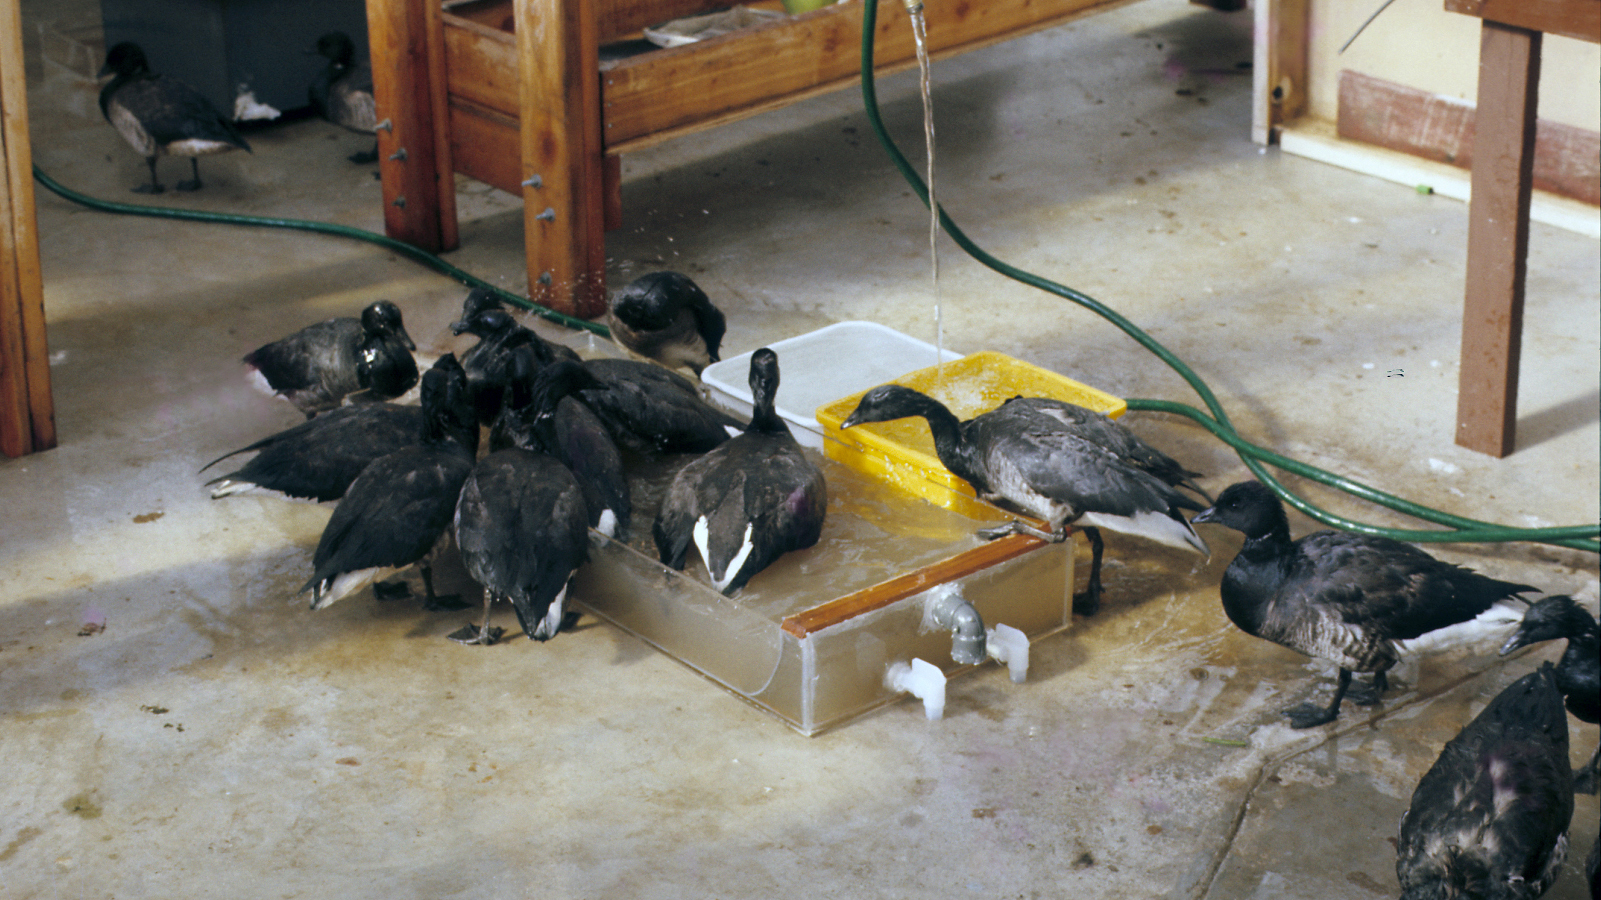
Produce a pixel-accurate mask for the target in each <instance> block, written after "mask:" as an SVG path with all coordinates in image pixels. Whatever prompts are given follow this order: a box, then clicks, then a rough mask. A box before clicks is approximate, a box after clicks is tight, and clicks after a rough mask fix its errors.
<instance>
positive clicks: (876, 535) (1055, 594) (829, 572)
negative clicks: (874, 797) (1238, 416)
mask: <svg viewBox="0 0 1601 900" xmlns="http://www.w3.org/2000/svg"><path fill="white" fill-rule="evenodd" d="M807 452H808V454H810V455H812V457H813V459H814V461H815V462H817V464H818V465H819V466H820V467H821V468H822V469H823V472H824V476H825V477H826V478H827V480H828V489H829V507H828V519H827V522H826V524H825V525H824V528H823V534H822V538H821V539H820V540H819V541H818V543H817V545H816V546H814V547H812V548H810V549H808V550H804V551H799V552H795V553H790V554H787V555H786V556H784V557H782V558H781V559H780V560H779V561H778V562H776V563H775V564H774V565H773V566H771V567H769V568H768V569H766V570H765V571H763V572H761V573H760V574H758V575H757V576H756V577H755V578H754V579H753V580H752V581H751V583H750V584H748V585H747V586H746V587H745V588H744V589H743V590H742V591H740V592H739V593H738V594H737V595H736V596H734V597H725V596H723V595H722V594H721V593H719V592H718V591H716V590H715V589H713V588H712V587H711V585H710V582H709V581H708V579H707V576H706V572H705V568H704V566H703V564H702V563H701V561H700V558H699V556H698V554H697V553H696V552H695V551H694V550H693V549H691V551H690V555H689V561H688V564H687V565H686V566H685V570H684V571H683V572H675V571H672V570H670V569H668V568H667V567H665V566H663V565H661V563H660V562H658V558H657V555H656V552H655V547H654V545H653V543H652V541H651V537H650V531H651V527H650V526H651V522H652V520H653V518H654V515H655V512H656V509H657V508H658V506H659V504H660V495H661V492H662V491H663V490H664V489H665V485H666V483H667V481H668V480H669V479H670V477H671V473H672V471H674V469H675V468H676V466H677V465H678V464H681V463H682V462H683V461H684V460H682V459H678V460H665V461H660V462H658V463H655V466H656V468H655V469H654V470H646V471H643V472H640V473H638V475H637V477H635V479H634V488H635V490H634V523H633V528H632V532H633V534H632V540H631V541H629V542H628V543H623V542H619V541H612V540H608V539H606V538H603V537H601V536H599V535H598V534H594V533H592V539H593V541H594V543H595V546H593V547H592V548H591V562H590V563H589V565H586V566H584V567H582V568H581V569H580V570H579V572H578V574H577V575H576V576H575V578H574V581H573V587H572V597H573V599H574V600H575V602H576V603H578V604H579V605H580V606H582V607H583V608H585V609H586V610H588V611H589V612H591V613H593V614H594V615H596V616H599V617H601V618H604V619H606V620H608V621H610V622H612V623H613V624H615V625H617V626H618V627H619V628H622V629H623V630H625V631H627V632H629V633H631V634H633V635H635V636H636V637H638V638H640V639H641V640H643V641H645V642H647V643H649V644H650V645H652V646H654V647H656V648H657V649H658V650H661V651H662V652H664V653H666V654H668V655H669V656H671V657H673V658H674V659H677V660H678V661H679V662H682V663H683V664H684V665H686V666H688V667H690V668H691V669H693V670H695V671H697V672H699V673H701V674H702V675H704V676H705V677H707V678H708V679H710V680H712V681H713V682H715V683H717V684H719V685H721V686H723V687H724V688H726V689H728V690H729V691H730V692H732V693H734V694H735V695H736V696H738V697H740V698H742V699H744V700H745V701H747V702H749V703H750V704H752V705H753V706H756V707H758V708H760V709H764V710H766V711H768V712H769V713H772V714H773V715H775V716H777V717H778V718H779V719H781V720H783V721H784V722H785V723H787V724H788V725H789V726H791V727H792V728H794V729H795V730H797V731H799V732H801V733H802V734H806V735H813V734H817V733H819V732H821V731H823V730H825V729H828V728H830V727H833V726H836V725H840V724H842V723H844V722H847V721H849V720H851V719H852V718H855V717H857V716H859V715H861V714H863V713H865V712H868V711H870V710H872V709H874V708H876V707H879V706H881V705H883V704H885V703H889V702H892V701H894V700H897V699H900V698H902V697H905V696H906V695H905V694H904V693H901V692H899V691H896V690H892V689H890V688H888V687H886V685H885V677H886V674H887V672H888V670H889V667H890V666H891V665H892V664H895V663H897V662H899V663H909V662H910V661H911V660H912V659H913V658H921V659H923V660H926V661H927V662H929V663H932V664H933V665H934V666H937V667H938V668H939V669H940V670H941V671H943V672H944V673H945V675H946V676H947V677H949V676H953V675H956V674H959V673H961V672H964V671H967V670H970V669H972V668H974V667H973V666H970V665H961V664H958V663H956V662H954V661H953V660H952V658H951V643H952V642H951V635H950V633H949V632H948V631H944V632H941V631H939V630H937V629H934V628H931V627H929V626H927V625H925V622H924V620H925V611H926V608H927V607H928V605H929V591H930V589H932V588H935V587H938V586H940V585H944V584H956V585H959V586H960V589H961V592H962V594H963V597H964V598H965V599H966V600H967V601H968V602H969V603H971V604H972V605H973V607H974V608H975V609H977V611H978V612H979V614H980V616H982V618H983V620H984V624H985V625H986V626H987V627H989V628H994V627H995V626H996V625H997V624H1005V625H1009V626H1011V627H1013V628H1016V629H1018V630H1019V631H1021V632H1023V633H1024V634H1025V635H1027V636H1028V637H1029V638H1030V639H1031V640H1034V639H1038V638H1040V637H1043V636H1045V635H1049V634H1052V633H1054V632H1056V631H1059V630H1061V629H1063V628H1065V627H1066V626H1067V625H1068V624H1069V623H1070V621H1071V610H1072V586H1073V564H1072V554H1071V552H1070V551H1071V544H1070V542H1069V543H1062V544H1055V545H1048V544H1045V543H1043V542H1040V541H1038V540H1036V539H1034V538H1031V537H1027V536H1021V535H1014V536H1010V537H1006V538H1002V539H1000V540H996V541H983V540H980V539H979V538H977V537H976V536H975V535H974V531H975V530H976V529H977V528H980V527H982V526H983V525H984V524H987V523H989V524H992V523H994V522H1000V521H1004V519H1005V514H1004V513H1002V512H1001V511H1000V510H996V509H994V508H993V507H991V508H989V511H990V512H991V513H993V515H991V516H989V517H988V518H987V519H980V520H975V519H973V518H969V517H968V516H965V515H961V514H958V513H955V512H951V511H949V510H946V509H941V508H939V507H936V506H934V505H932V504H930V503H928V502H926V501H923V500H920V499H918V498H916V497H913V496H910V495H908V494H906V493H905V492H903V491H901V490H898V489H896V488H895V487H893V486H891V485H887V484H884V483H882V482H879V481H876V480H874V479H872V478H871V477H869V476H867V475H864V474H862V473H860V472H857V471H854V470H852V469H850V468H847V467H846V466H843V465H841V464H840V463H837V462H835V461H833V460H830V459H826V458H824V457H823V456H822V455H821V454H816V453H813V452H812V451H810V450H808V451H807ZM987 664H991V663H987ZM1018 689H1019V690H1023V689H1026V686H1024V687H1019V688H1018Z"/></svg>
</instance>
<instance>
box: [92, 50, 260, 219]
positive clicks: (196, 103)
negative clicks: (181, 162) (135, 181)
mask: <svg viewBox="0 0 1601 900" xmlns="http://www.w3.org/2000/svg"><path fill="white" fill-rule="evenodd" d="M107 75H113V76H115V77H113V78H112V79H111V80H110V81H109V82H107V83H106V86H105V87H103V88H101V89H100V112H101V113H102V114H103V115H104V116H105V117H106V121H108V122H110V123H111V125H112V127H114V128H116V129H117V133H118V134H120V135H122V138H123V140H125V141H127V142H128V146H130V147H132V148H133V149H134V152H136V153H138V154H140V155H141V156H143V157H144V158H145V164H146V165H148V166H149V167H150V183H149V184H145V185H140V186H139V187H136V188H134V190H135V191H137V192H138V193H141V194H159V193H161V192H162V191H163V190H165V189H164V188H163V187H162V186H161V182H160V181H159V180H158V179H157V178H156V157H158V156H167V155H171V156H187V157H189V166H190V169H191V170H192V174H193V175H194V177H193V179H191V180H189V181H180V182H178V184H177V188H178V190H180V191H193V190H198V189H199V188H200V186H201V185H200V159H199V157H202V156H208V155H210V154H213V153H223V152H226V151H228V150H243V151H245V152H247V153H248V152H250V144H248V143H247V142H246V141H245V139H244V137H243V136H241V135H240V134H239V129H237V128H235V127H234V124H233V123H232V122H230V121H228V119H227V118H226V117H224V116H223V114H222V113H220V112H218V111H217V108H216V107H215V106H212V105H211V101H209V100H207V99H206V98H205V95H203V94H201V93H200V92H199V91H197V90H195V89H194V88H192V87H190V86H189V85H187V84H185V83H183V82H182V81H179V80H178V79H176V78H171V77H169V76H166V75H158V74H156V73H155V72H153V71H151V70H150V62H149V60H147V59H146V58H145V52H144V50H142V49H140V47H139V45H138V44H135V43H132V42H131V41H123V42H122V43H120V44H117V45H116V46H114V47H112V48H111V49H110V50H109V51H107V53H106V64H105V65H104V66H103V67H101V69H100V77H101V78H104V77H105V76H107Z"/></svg>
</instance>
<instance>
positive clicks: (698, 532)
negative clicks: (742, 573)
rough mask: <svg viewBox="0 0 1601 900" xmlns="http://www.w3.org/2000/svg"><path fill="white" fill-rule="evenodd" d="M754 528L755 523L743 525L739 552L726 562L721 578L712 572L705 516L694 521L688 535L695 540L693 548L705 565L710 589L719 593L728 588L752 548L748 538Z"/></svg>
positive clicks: (708, 533) (708, 529)
mask: <svg viewBox="0 0 1601 900" xmlns="http://www.w3.org/2000/svg"><path fill="white" fill-rule="evenodd" d="M754 527H755V523H752V522H746V523H745V536H744V538H742V539H741V542H740V545H739V552H738V553H735V554H734V558H733V559H731V560H729V562H728V568H726V569H724V570H723V574H722V576H721V577H718V575H717V573H716V572H713V571H712V555H711V551H710V549H709V545H710V542H711V529H710V527H709V526H708V525H707V522H706V517H705V516H701V517H700V518H699V519H696V520H695V528H694V530H693V531H691V532H690V534H691V535H692V536H693V537H694V539H695V548H696V549H698V550H699V551H700V558H701V561H702V562H704V563H705V564H706V576H707V577H708V578H710V579H711V580H712V587H715V588H717V590H719V591H721V590H722V589H724V588H726V587H728V584H729V582H731V581H733V580H734V576H735V575H738V574H739V568H740V566H743V565H744V564H745V558H746V557H748V556H750V551H751V546H752V545H751V540H750V536H751V531H752V529H754Z"/></svg>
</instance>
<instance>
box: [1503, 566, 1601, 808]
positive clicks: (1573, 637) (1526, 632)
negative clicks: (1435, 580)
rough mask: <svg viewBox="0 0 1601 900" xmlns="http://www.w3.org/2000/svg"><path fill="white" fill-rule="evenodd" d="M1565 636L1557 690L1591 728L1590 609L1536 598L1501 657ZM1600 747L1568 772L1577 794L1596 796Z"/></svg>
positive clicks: (1599, 715) (1594, 684)
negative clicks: (1574, 770) (1587, 759)
mask: <svg viewBox="0 0 1601 900" xmlns="http://www.w3.org/2000/svg"><path fill="white" fill-rule="evenodd" d="M1558 638H1567V640H1568V647H1567V649H1566V650H1565V651H1563V653H1562V659H1561V660H1559V661H1558V662H1557V666H1556V677H1557V687H1558V688H1560V689H1561V690H1562V696H1563V697H1565V698H1567V704H1568V712H1570V713H1573V717H1574V718H1576V719H1578V720H1579V721H1581V722H1589V723H1590V724H1591V725H1594V724H1596V723H1597V722H1598V721H1601V630H1598V629H1597V627H1596V621H1595V617H1594V616H1592V615H1590V612H1589V610H1587V609H1585V608H1584V607H1582V606H1580V605H1579V604H1577V603H1575V602H1574V601H1573V598H1572V597H1568V596H1565V595H1562V594H1556V595H1553V596H1550V597H1541V598H1540V599H1539V600H1538V601H1536V602H1535V604H1534V605H1533V606H1530V607H1529V610H1528V612H1526V613H1524V614H1523V622H1522V624H1520V625H1519V626H1518V630H1517V631H1515V632H1513V633H1512V636H1511V637H1509V638H1507V641H1506V643H1505V644H1503V645H1502V646H1501V655H1502V656H1506V655H1507V654H1508V653H1511V652H1512V651H1514V650H1517V649H1518V648H1520V647H1527V646H1528V645H1530V644H1537V643H1539V642H1541V641H1554V640H1557V639H1558ZM1598 765H1601V747H1597V748H1596V751H1595V753H1594V754H1592V755H1591V756H1590V762H1589V763H1587V764H1586V765H1585V766H1584V768H1582V769H1579V770H1578V771H1576V772H1574V773H1573V789H1574V790H1575V791H1578V792H1579V793H1581V794H1593V793H1595V792H1596V787H1597V785H1598V781H1601V772H1598V771H1597V766H1598Z"/></svg>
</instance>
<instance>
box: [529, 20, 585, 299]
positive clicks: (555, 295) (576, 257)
mask: <svg viewBox="0 0 1601 900" xmlns="http://www.w3.org/2000/svg"><path fill="white" fill-rule="evenodd" d="M513 6H514V13H515V15H514V30H515V31H516V35H517V57H518V71H519V72H520V73H521V90H520V101H519V102H520V106H521V112H520V114H519V115H518V119H519V121H520V123H521V127H522V153H521V159H522V166H523V177H522V187H523V233H524V236H525V237H524V242H525V244H526V245H527V255H528V296H529V299H531V300H533V301H534V302H535V303H539V304H541V305H544V306H547V307H549V308H551V309H554V310H557V311H558V312H563V313H567V314H568V315H576V316H579V317H581V318H592V317H594V316H598V315H600V314H601V313H603V312H604V311H605V308H606V243H605V222H604V219H605V200H604V197H605V184H604V181H605V170H604V167H603V165H602V154H603V150H602V145H601V137H600V133H601V132H600V112H601V106H600V78H599V76H598V74H597V73H598V72H599V69H600V59H599V43H598V41H597V39H596V34H595V8H594V4H593V3H592V2H589V0H516V2H515V3H514V4H513Z"/></svg>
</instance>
